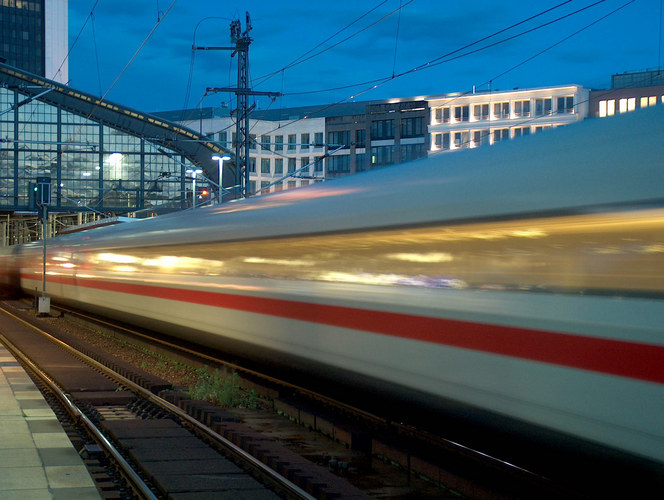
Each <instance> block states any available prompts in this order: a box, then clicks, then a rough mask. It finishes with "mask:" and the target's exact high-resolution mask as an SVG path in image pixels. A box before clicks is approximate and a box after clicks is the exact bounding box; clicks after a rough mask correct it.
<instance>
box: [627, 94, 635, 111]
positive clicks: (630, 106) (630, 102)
mask: <svg viewBox="0 0 664 500" xmlns="http://www.w3.org/2000/svg"><path fill="white" fill-rule="evenodd" d="M635 109H636V97H630V98H629V99H627V111H634V110H635Z"/></svg>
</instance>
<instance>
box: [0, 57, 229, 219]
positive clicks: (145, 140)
mask: <svg viewBox="0 0 664 500" xmlns="http://www.w3.org/2000/svg"><path fill="white" fill-rule="evenodd" d="M213 156H229V157H231V161H228V162H226V163H225V164H224V174H223V177H224V179H223V180H224V182H223V185H224V186H228V185H233V184H234V183H235V171H234V170H235V166H234V162H233V160H232V158H233V157H234V155H233V154H232V153H231V152H230V151H228V150H227V149H225V148H224V147H222V146H221V145H219V144H218V143H216V142H214V141H212V140H210V139H209V138H207V137H204V136H202V135H200V134H198V133H196V132H195V131H193V130H191V129H188V128H186V127H181V126H179V125H177V124H176V123H174V122H170V121H167V120H164V119H163V118H158V117H156V116H152V115H150V114H147V113H144V112H141V111H137V110H134V109H130V108H127V107H124V106H121V105H119V104H116V103H112V102H109V101H106V100H102V99H101V98H99V97H96V96H93V95H91V94H87V93H85V92H81V91H78V90H75V89H73V88H71V87H69V86H66V85H62V84H60V83H58V82H54V81H51V80H47V79H45V78H43V77H41V76H37V75H33V74H30V73H27V72H25V71H23V70H20V69H17V68H14V67H11V66H8V65H5V64H1V63H0V212H5V213H11V212H22V211H28V212H29V211H30V210H34V208H35V200H34V195H33V192H34V186H35V183H36V182H37V179H38V178H50V179H51V210H55V211H62V212H77V211H86V210H94V211H99V212H103V213H113V214H123V213H131V212H137V211H153V212H160V211H169V210H177V209H182V208H187V207H188V206H191V204H192V202H193V200H196V194H197V193H196V191H195V190H196V189H198V190H200V189H204V188H207V192H208V193H209V196H210V197H213V196H217V193H218V191H217V189H216V187H215V184H218V183H219V173H218V172H219V168H218V163H217V161H215V160H212V157H213ZM196 171H198V176H197V179H196V181H198V188H197V187H196V181H194V177H195V176H196V174H195V173H194V172H196ZM208 179H209V180H210V181H212V183H209V181H208ZM192 181H193V182H192ZM199 198H200V196H199ZM203 201H205V200H203Z"/></svg>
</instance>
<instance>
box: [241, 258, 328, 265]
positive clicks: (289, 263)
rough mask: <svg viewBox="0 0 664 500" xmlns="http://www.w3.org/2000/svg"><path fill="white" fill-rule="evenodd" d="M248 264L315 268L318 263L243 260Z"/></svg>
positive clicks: (307, 261) (287, 260)
mask: <svg viewBox="0 0 664 500" xmlns="http://www.w3.org/2000/svg"><path fill="white" fill-rule="evenodd" d="M243 262H246V263H247V264H274V265H277V266H313V265H315V264H316V263H315V262H313V261H309V260H290V259H265V258H263V257H247V258H245V259H243Z"/></svg>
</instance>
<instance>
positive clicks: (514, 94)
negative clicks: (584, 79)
mask: <svg viewBox="0 0 664 500" xmlns="http://www.w3.org/2000/svg"><path fill="white" fill-rule="evenodd" d="M588 96H589V90H588V89H585V88H583V87H581V86H579V85H568V86H557V87H542V88H535V89H515V90H510V91H495V92H478V93H458V94H447V95H445V96H439V97H432V98H431V99H429V100H428V103H429V106H430V107H431V121H430V123H429V133H430V138H431V143H430V148H429V151H430V153H439V152H448V151H455V150H460V149H468V148H476V147H479V146H484V145H492V144H496V143H498V142H501V141H505V140H510V139H514V138H516V137H522V136H526V135H530V134H535V133H538V132H542V131H545V130H548V129H551V128H555V127H560V126H563V125H569V124H570V123H574V122H577V121H580V120H583V119H584V118H586V116H587V115H588Z"/></svg>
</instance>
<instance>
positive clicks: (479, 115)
mask: <svg viewBox="0 0 664 500" xmlns="http://www.w3.org/2000/svg"><path fill="white" fill-rule="evenodd" d="M473 117H474V118H475V120H488V119H489V105H488V104H475V105H473Z"/></svg>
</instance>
